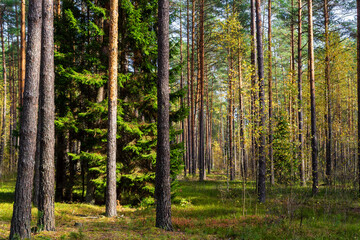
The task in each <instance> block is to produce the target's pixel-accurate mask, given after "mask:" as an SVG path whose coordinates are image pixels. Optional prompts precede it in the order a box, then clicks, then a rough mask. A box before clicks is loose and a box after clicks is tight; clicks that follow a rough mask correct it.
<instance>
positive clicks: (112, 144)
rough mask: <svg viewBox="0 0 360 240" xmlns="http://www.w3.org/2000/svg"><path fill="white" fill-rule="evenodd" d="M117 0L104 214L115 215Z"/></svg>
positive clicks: (113, 4)
mask: <svg viewBox="0 0 360 240" xmlns="http://www.w3.org/2000/svg"><path fill="white" fill-rule="evenodd" d="M117 42H118V0H111V1H110V37H109V82H108V84H109V102H108V103H109V105H108V108H109V112H108V118H109V120H108V142H107V184H106V216H108V217H114V216H116V129H117V123H116V119H117V72H118V43H117Z"/></svg>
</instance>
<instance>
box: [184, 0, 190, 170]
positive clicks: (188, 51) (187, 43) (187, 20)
mask: <svg viewBox="0 0 360 240" xmlns="http://www.w3.org/2000/svg"><path fill="white" fill-rule="evenodd" d="M189 1H190V0H187V1H186V49H187V54H186V58H187V60H186V62H187V63H186V67H187V86H188V91H187V102H188V107H190V105H191V92H190V91H191V89H190V86H191V83H190V75H191V73H190V13H189V12H190V6H189ZM190 111H191V109H190ZM186 140H187V153H186V154H187V169H188V173H189V174H190V172H191V169H192V162H191V160H192V145H191V144H192V142H191V112H190V114H189V116H188V119H187V139H186ZM185 174H186V173H185Z"/></svg>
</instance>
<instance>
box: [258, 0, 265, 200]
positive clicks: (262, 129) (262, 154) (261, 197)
mask: <svg viewBox="0 0 360 240" xmlns="http://www.w3.org/2000/svg"><path fill="white" fill-rule="evenodd" d="M260 5H261V1H260V0H256V44H257V52H258V57H257V59H258V75H259V100H260V101H259V103H260V106H259V114H260V126H259V127H260V134H259V176H258V197H259V202H261V203H263V202H265V177H266V158H265V113H264V110H265V99H264V95H265V94H264V52H263V42H262V23H261V8H260Z"/></svg>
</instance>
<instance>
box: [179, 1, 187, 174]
mask: <svg viewBox="0 0 360 240" xmlns="http://www.w3.org/2000/svg"><path fill="white" fill-rule="evenodd" d="M180 66H181V73H180V88H181V90H183V88H184V71H183V67H182V66H183V41H182V2H181V1H180ZM183 106H184V97H183V96H182V97H181V100H180V107H183ZM181 130H182V133H181V142H183V143H185V120H182V121H181ZM183 162H184V174H185V176H186V155H185V154H184V156H183Z"/></svg>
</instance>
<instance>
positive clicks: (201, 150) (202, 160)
mask: <svg viewBox="0 0 360 240" xmlns="http://www.w3.org/2000/svg"><path fill="white" fill-rule="evenodd" d="M199 45H200V46H199V55H200V56H199V57H200V59H199V60H200V63H199V65H200V69H199V71H200V79H199V80H200V111H199V135H200V136H199V180H200V181H204V180H205V174H206V172H205V151H204V146H205V120H204V80H205V75H204V56H205V54H204V0H200V44H199Z"/></svg>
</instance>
